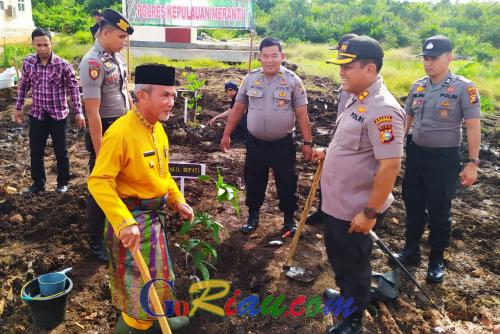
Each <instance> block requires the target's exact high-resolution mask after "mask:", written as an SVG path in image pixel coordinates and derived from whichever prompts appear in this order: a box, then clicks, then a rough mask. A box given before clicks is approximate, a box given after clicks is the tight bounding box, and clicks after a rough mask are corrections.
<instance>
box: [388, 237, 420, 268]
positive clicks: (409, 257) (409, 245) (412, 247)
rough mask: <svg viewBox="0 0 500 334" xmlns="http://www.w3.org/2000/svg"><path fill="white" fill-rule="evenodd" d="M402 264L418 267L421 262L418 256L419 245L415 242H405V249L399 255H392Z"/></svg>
mask: <svg viewBox="0 0 500 334" xmlns="http://www.w3.org/2000/svg"><path fill="white" fill-rule="evenodd" d="M393 255H394V257H395V258H396V259H398V260H399V262H401V263H402V264H406V265H419V264H420V262H421V261H422V256H421V255H420V243H419V242H417V241H406V245H405V248H404V249H403V251H402V252H401V253H395V254H393Z"/></svg>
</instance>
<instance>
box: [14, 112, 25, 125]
mask: <svg viewBox="0 0 500 334" xmlns="http://www.w3.org/2000/svg"><path fill="white" fill-rule="evenodd" d="M14 120H15V121H16V123H17V124H22V123H23V111H22V110H21V111H18V110H16V111H14Z"/></svg>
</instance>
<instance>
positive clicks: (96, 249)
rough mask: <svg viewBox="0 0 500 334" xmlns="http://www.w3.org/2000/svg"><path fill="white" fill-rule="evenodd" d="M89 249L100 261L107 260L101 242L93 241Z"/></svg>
mask: <svg viewBox="0 0 500 334" xmlns="http://www.w3.org/2000/svg"><path fill="white" fill-rule="evenodd" d="M90 251H91V252H92V254H94V255H95V257H97V258H98V259H99V260H100V261H103V262H108V260H109V257H108V252H107V251H106V248H104V245H103V244H102V243H94V244H91V245H90Z"/></svg>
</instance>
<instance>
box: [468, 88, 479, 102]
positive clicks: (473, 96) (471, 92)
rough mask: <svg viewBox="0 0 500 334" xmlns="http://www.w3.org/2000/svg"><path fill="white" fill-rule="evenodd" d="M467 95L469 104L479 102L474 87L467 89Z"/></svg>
mask: <svg viewBox="0 0 500 334" xmlns="http://www.w3.org/2000/svg"><path fill="white" fill-rule="evenodd" d="M467 94H469V102H470V104H474V103H477V102H478V101H479V96H478V94H477V89H476V88H475V87H468V88H467Z"/></svg>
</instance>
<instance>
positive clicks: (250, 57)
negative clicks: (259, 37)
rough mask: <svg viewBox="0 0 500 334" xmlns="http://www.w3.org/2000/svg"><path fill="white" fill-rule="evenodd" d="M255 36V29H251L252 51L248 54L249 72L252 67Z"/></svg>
mask: <svg viewBox="0 0 500 334" xmlns="http://www.w3.org/2000/svg"><path fill="white" fill-rule="evenodd" d="M254 37H255V33H254V31H253V30H251V31H250V53H249V55H248V72H250V70H251V69H252V58H253V57H252V56H253V40H254Z"/></svg>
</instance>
